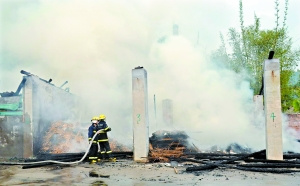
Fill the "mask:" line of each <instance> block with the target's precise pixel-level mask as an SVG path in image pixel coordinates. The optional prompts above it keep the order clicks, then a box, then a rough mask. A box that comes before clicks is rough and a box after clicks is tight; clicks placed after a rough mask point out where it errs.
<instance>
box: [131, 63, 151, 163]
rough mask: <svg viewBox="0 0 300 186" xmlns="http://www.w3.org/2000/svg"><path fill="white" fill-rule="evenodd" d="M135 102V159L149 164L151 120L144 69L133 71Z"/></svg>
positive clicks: (133, 95) (133, 111) (133, 98)
mask: <svg viewBox="0 0 300 186" xmlns="http://www.w3.org/2000/svg"><path fill="white" fill-rule="evenodd" d="M132 102H133V106H132V108H133V110H132V117H133V159H134V161H136V162H147V161H148V153H149V119H148V86H147V71H146V70H145V69H144V68H143V67H136V68H135V69H133V70H132Z"/></svg>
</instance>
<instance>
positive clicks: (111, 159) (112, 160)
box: [109, 158, 117, 162]
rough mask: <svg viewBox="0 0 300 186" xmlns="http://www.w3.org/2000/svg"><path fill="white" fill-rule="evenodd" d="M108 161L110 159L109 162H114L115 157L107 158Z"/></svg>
mask: <svg viewBox="0 0 300 186" xmlns="http://www.w3.org/2000/svg"><path fill="white" fill-rule="evenodd" d="M109 161H110V162H116V161H117V159H116V158H109Z"/></svg>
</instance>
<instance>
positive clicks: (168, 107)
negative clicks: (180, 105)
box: [162, 99, 173, 127]
mask: <svg viewBox="0 0 300 186" xmlns="http://www.w3.org/2000/svg"><path fill="white" fill-rule="evenodd" d="M162 110H163V121H164V123H165V124H166V125H167V126H169V127H170V126H173V102H172V100H171V99H164V100H163V101H162Z"/></svg>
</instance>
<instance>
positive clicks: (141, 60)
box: [0, 0, 264, 150]
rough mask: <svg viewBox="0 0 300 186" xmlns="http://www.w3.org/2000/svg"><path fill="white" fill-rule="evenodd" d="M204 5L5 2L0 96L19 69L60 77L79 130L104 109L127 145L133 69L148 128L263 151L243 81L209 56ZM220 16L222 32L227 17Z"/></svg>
mask: <svg viewBox="0 0 300 186" xmlns="http://www.w3.org/2000/svg"><path fill="white" fill-rule="evenodd" d="M193 5H194V6H193ZM224 6H227V5H225V4H224ZM191 7H193V8H191ZM209 7H210V8H213V7H214V6H213V3H209ZM198 8H201V10H202V11H199V9H198ZM210 8H203V7H201V3H196V2H193V1H191V4H190V5H189V6H186V4H185V3H182V2H181V3H180V2H179V1H175V2H174V1H164V2H160V1H159V2H158V1H144V2H143V3H141V2H139V1H132V2H131V3H127V2H125V1H124V2H121V1H110V2H107V1H78V0H75V1H68V0H66V1H32V2H31V1H29V2H27V3H26V1H25V2H24V1H14V2H10V1H3V2H2V8H1V11H2V25H3V29H2V37H1V38H2V41H1V44H2V46H1V47H2V48H1V56H2V58H1V59H0V60H1V61H0V64H1V69H0V74H1V78H0V90H3V91H5V90H12V91H14V89H16V88H17V86H18V83H19V82H20V81H21V75H20V74H19V71H20V70H21V69H24V70H26V71H29V72H31V73H33V74H36V75H38V76H40V77H41V78H45V79H48V78H52V79H53V83H54V84H55V85H56V86H60V85H62V84H63V83H64V82H65V81H66V80H67V81H68V82H69V83H68V84H67V85H65V87H69V88H70V91H71V92H72V93H74V94H76V95H78V96H80V98H81V99H82V100H83V101H84V102H83V104H82V106H81V107H82V108H84V114H82V122H83V123H85V122H86V125H85V126H86V129H87V128H88V126H89V122H90V119H91V117H93V116H99V114H102V113H103V114H105V115H106V116H107V123H108V125H109V126H110V127H111V128H112V132H111V133H110V135H111V136H112V137H114V138H116V139H118V140H121V141H122V142H124V143H126V144H132V113H131V111H132V95H131V69H133V68H134V67H136V66H143V67H144V68H145V69H146V70H147V72H148V83H149V87H148V90H149V93H148V95H149V100H148V101H149V116H150V132H154V131H156V130H162V129H171V130H173V129H177V130H185V131H187V133H188V135H189V136H190V137H191V139H192V140H193V143H195V144H196V145H197V146H199V147H203V148H206V147H209V146H211V145H219V146H223V147H224V146H226V145H228V144H229V143H233V142H237V143H240V144H242V145H245V146H249V147H251V148H253V149H255V150H260V149H263V148H264V130H262V129H257V128H255V127H254V125H253V123H255V122H260V121H261V120H260V121H259V120H256V121H253V116H252V115H251V114H250V113H252V112H253V104H252V96H253V95H252V94H253V92H252V91H251V90H250V87H249V83H248V82H247V81H246V80H244V79H245V78H244V77H245V76H246V75H245V74H236V73H234V72H232V71H230V70H228V69H225V68H222V67H218V66H217V65H215V64H212V63H211V62H209V61H208V60H207V56H206V54H207V53H208V51H207V49H206V48H207V47H208V48H211V47H212V46H214V45H215V42H217V40H218V31H217V32H216V35H215V36H211V35H209V34H208V33H210V32H212V30H210V28H209V27H207V25H206V22H209V21H212V16H209V12H210V11H209V10H210ZM224 11H226V10H224ZM206 13H207V14H208V16H207V17H205V18H204V17H203V15H205V14H206ZM224 13H227V15H232V13H231V12H229V11H228V12H224ZM183 15H184V16H183ZM4 16H6V17H5V18H3V17H4ZM195 17H196V18H197V17H198V18H199V19H196V18H195ZM220 19H222V20H223V22H222V21H221V20H220V25H219V26H222V24H225V23H226V16H221V18H220ZM197 22H199V24H196V25H195V23H197ZM175 23H176V24H178V25H179V35H176V36H175V35H172V26H173V24H175ZM223 26H224V25H223ZM214 28H215V29H216V30H218V29H219V28H218V27H217V26H216V27H214ZM197 35H199V37H200V38H197ZM154 94H155V95H156V98H157V99H156V105H157V107H154V101H153V95H154ZM163 99H171V100H172V101H173V111H174V112H173V117H174V123H173V125H172V126H166V125H165V124H164V122H163V120H162V108H161V102H162V100H163ZM154 110H156V111H157V115H156V116H155V114H154Z"/></svg>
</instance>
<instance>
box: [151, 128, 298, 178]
mask: <svg viewBox="0 0 300 186" xmlns="http://www.w3.org/2000/svg"><path fill="white" fill-rule="evenodd" d="M188 138H189V137H188V135H187V134H186V133H185V132H184V131H171V132H170V131H158V132H156V133H153V134H152V136H151V137H150V153H149V161H150V162H171V163H172V162H177V163H182V164H185V165H186V166H187V168H186V172H194V173H197V172H199V171H208V170H213V169H217V168H222V169H224V168H226V169H238V170H244V171H255V172H267V173H292V172H299V171H300V160H299V158H300V154H297V153H292V152H290V153H285V154H284V156H283V158H284V160H282V161H279V160H267V159H266V150H261V151H258V152H254V153H251V149H249V148H244V147H242V146H240V145H238V144H236V143H235V144H231V145H229V146H228V147H227V148H226V149H225V150H223V151H218V150H216V149H214V148H212V151H210V152H205V153H204V152H201V151H200V150H199V149H198V148H197V147H196V146H195V145H194V144H189V142H188Z"/></svg>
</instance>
